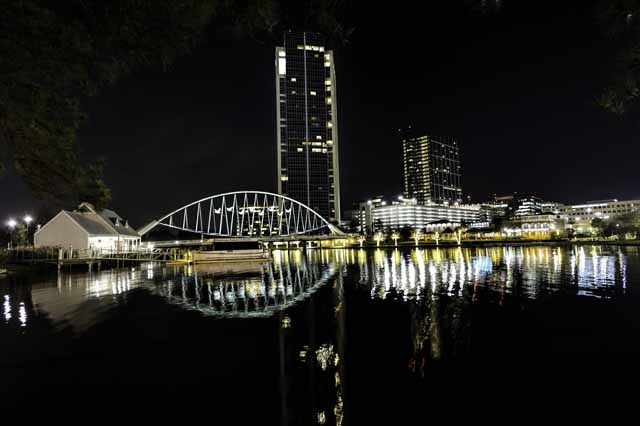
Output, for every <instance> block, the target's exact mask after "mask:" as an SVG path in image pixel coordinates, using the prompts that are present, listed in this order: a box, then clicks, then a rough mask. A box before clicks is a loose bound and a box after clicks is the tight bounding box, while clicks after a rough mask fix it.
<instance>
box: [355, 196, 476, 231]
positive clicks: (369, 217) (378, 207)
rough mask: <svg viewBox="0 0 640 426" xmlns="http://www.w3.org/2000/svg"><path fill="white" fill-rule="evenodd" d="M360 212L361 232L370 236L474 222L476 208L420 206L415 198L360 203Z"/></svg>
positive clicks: (465, 206) (473, 206) (440, 205)
mask: <svg viewBox="0 0 640 426" xmlns="http://www.w3.org/2000/svg"><path fill="white" fill-rule="evenodd" d="M360 211H361V214H360V217H361V221H362V223H361V227H362V229H366V232H367V233H373V232H376V231H389V230H392V229H401V228H404V227H410V228H413V229H427V230H431V228H433V229H439V228H440V227H441V226H440V225H442V223H448V224H450V226H459V225H461V224H462V223H471V222H477V221H478V218H479V212H480V206H479V205H452V206H446V205H442V204H427V205H420V204H418V203H417V201H416V200H415V199H406V198H404V197H400V198H399V200H398V201H393V202H390V203H387V202H386V201H384V200H382V199H381V198H377V199H374V200H370V201H368V202H367V203H362V204H361V208H360ZM438 224H439V225H438Z"/></svg>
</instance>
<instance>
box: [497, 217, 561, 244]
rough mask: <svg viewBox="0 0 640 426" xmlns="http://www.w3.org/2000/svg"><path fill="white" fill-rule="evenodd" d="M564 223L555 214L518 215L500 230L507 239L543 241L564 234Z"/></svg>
mask: <svg viewBox="0 0 640 426" xmlns="http://www.w3.org/2000/svg"><path fill="white" fill-rule="evenodd" d="M565 228H566V222H565V221H564V220H563V219H562V218H561V217H560V216H559V215H557V214H554V213H544V214H532V215H518V216H515V217H514V218H513V219H512V220H510V221H509V222H508V223H507V224H505V226H504V228H503V229H502V230H501V231H502V232H504V233H505V234H506V236H507V237H520V238H524V239H534V240H544V239H549V238H552V237H557V236H559V235H560V234H561V233H563V232H564V230H565Z"/></svg>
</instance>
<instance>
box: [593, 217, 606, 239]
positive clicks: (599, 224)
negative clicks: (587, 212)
mask: <svg viewBox="0 0 640 426" xmlns="http://www.w3.org/2000/svg"><path fill="white" fill-rule="evenodd" d="M591 227H592V228H593V229H594V230H595V233H596V235H598V236H600V237H602V236H605V231H606V229H607V222H606V221H605V220H604V219H600V218H595V219H593V220H592V221H591Z"/></svg>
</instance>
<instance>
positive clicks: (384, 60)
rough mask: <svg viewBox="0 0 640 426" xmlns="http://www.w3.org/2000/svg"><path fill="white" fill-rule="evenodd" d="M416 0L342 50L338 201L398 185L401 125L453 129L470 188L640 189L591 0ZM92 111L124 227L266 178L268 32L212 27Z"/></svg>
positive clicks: (92, 149)
mask: <svg viewBox="0 0 640 426" xmlns="http://www.w3.org/2000/svg"><path fill="white" fill-rule="evenodd" d="M420 3H421V7H420V8H417V7H416V8H415V9H414V8H413V7H414V6H412V5H409V4H406V5H404V6H400V7H397V8H395V9H394V10H389V9H387V8H383V7H379V8H378V7H373V9H372V10H370V9H367V10H362V11H360V12H359V13H358V15H357V21H356V22H355V26H356V31H355V32H354V33H353V35H352V37H351V39H350V43H349V44H348V45H347V46H346V47H343V48H341V49H339V50H338V51H337V53H336V67H337V68H336V70H337V82H338V110H339V126H340V127H339V130H340V145H341V146H340V155H341V184H342V200H343V203H342V204H343V209H349V208H350V207H351V206H352V203H353V202H358V201H360V200H366V199H367V198H369V197H371V196H374V195H377V194H385V195H394V194H399V193H400V191H401V188H402V174H401V168H402V165H401V144H400V142H399V140H398V138H397V136H396V133H397V129H398V128H399V127H403V126H406V125H408V124H411V125H412V126H413V127H415V128H418V129H422V130H424V131H425V132H426V133H429V134H432V135H436V136H437V135H443V136H449V137H454V138H456V139H457V140H458V141H459V142H460V145H461V149H462V155H463V157H462V161H463V163H462V164H463V190H464V194H465V197H466V196H467V195H469V196H471V199H472V201H474V202H477V201H483V200H486V199H488V198H489V197H491V196H492V194H494V193H497V194H504V193H511V192H514V191H518V192H521V193H534V194H537V195H539V196H542V197H544V198H545V199H549V200H553V201H560V202H580V201H586V200H592V199H602V198H614V197H616V198H620V199H624V198H636V199H637V198H640V188H639V186H638V184H639V183H640V178H638V172H637V163H638V160H637V159H638V154H640V148H639V146H638V143H637V138H636V134H638V130H639V121H638V118H639V117H640V115H639V114H638V112H637V111H636V112H634V111H631V112H630V113H629V114H628V115H627V116H625V117H623V118H620V117H617V116H615V115H613V114H610V113H607V112H604V111H602V110H600V109H599V108H598V107H597V106H596V104H595V101H594V99H595V98H596V96H597V95H598V94H599V91H600V90H601V89H602V88H603V87H605V86H606V85H607V83H608V82H609V81H610V78H611V76H612V72H613V63H614V60H615V57H616V52H617V46H616V45H615V44H614V42H613V41H612V40H609V39H607V38H605V37H604V36H603V35H602V31H601V29H600V27H599V26H598V24H597V22H596V19H595V13H594V10H593V8H592V7H591V6H590V5H588V3H589V2H585V1H580V2H568V1H567V2H564V1H563V2H557V1H536V2H533V1H512V2H509V1H504V2H503V3H504V7H503V9H502V10H501V12H500V13H498V14H496V15H492V16H484V15H482V14H480V13H474V12H469V11H468V10H467V9H463V8H462V7H460V6H452V5H451V3H455V4H457V2H446V1H441V2H420ZM420 3H417V4H420ZM425 3H443V4H449V6H447V8H443V6H430V7H431V8H432V10H429V8H427V9H425V7H424V4H425ZM560 3H561V5H560ZM394 4H395V3H394ZM87 110H88V113H89V119H88V121H87V123H86V125H85V126H84V127H83V129H82V131H81V133H80V136H79V143H80V146H81V148H82V150H83V151H84V153H85V155H86V156H87V157H88V158H95V157H97V156H105V157H106V158H107V159H108V168H107V170H106V180H107V183H108V184H109V185H110V186H111V188H112V190H113V195H114V197H113V203H112V206H113V208H114V209H115V210H117V211H118V212H119V213H120V214H121V215H123V216H125V217H127V218H129V220H130V221H131V223H132V224H133V225H134V226H141V225H143V224H144V223H146V222H148V221H150V220H151V219H154V218H157V217H159V216H162V215H163V214H164V213H167V212H168V211H171V210H174V209H176V208H178V207H180V206H182V205H183V204H186V203H188V202H190V201H193V200H196V199H198V198H201V197H205V196H207V195H212V194H216V193H220V192H226V191H233V190H241V189H256V190H267V191H275V189H276V133H275V132H276V127H275V126H276V118H275V117H276V114H275V76H274V49H273V44H269V43H265V44H261V43H258V42H256V41H253V40H249V39H238V38H235V37H233V36H231V35H230V34H228V33H215V32H212V35H211V36H210V37H209V39H208V40H207V41H206V42H205V43H204V44H203V45H201V46H200V47H199V48H197V49H196V50H195V51H194V52H193V53H192V54H191V55H189V56H186V57H183V58H181V59H179V60H178V61H177V62H176V63H175V64H174V66H173V67H172V69H171V70H169V72H161V71H159V70H155V69H154V70H140V71H139V72H137V73H136V74H135V75H133V76H130V77H127V78H125V79H122V80H121V81H120V82H119V83H118V84H117V85H115V86H113V87H109V88H107V89H105V90H104V91H103V93H102V94H101V95H100V96H98V97H95V98H92V99H90V100H89V101H88V103H87ZM0 199H2V200H8V202H2V203H0V217H3V218H4V217H6V216H8V215H9V214H14V215H18V214H21V213H22V212H24V211H27V210H29V209H33V208H34V207H33V202H32V201H31V200H30V197H29V196H28V192H27V191H26V189H25V188H24V186H23V185H22V184H21V183H20V182H18V181H17V180H16V179H15V178H12V177H10V176H9V177H5V178H4V179H3V180H1V181H0Z"/></svg>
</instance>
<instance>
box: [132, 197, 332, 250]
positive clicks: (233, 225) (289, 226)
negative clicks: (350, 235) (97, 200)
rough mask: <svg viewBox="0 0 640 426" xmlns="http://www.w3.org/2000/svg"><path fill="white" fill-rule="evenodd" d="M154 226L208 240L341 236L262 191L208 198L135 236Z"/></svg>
mask: <svg viewBox="0 0 640 426" xmlns="http://www.w3.org/2000/svg"><path fill="white" fill-rule="evenodd" d="M157 227H166V228H171V229H175V230H178V231H184V232H192V233H194V234H199V235H203V236H208V237H247V238H256V237H276V236H277V237H286V236H296V235H310V234H317V233H326V234H331V235H342V234H343V233H342V231H340V230H339V229H338V228H337V227H335V226H334V225H332V224H331V223H329V222H328V221H327V220H326V219H325V218H323V217H322V216H321V215H320V214H319V213H318V212H316V211H314V210H313V209H312V208H310V207H309V206H307V205H305V204H303V203H301V202H299V201H297V200H294V199H293V198H289V197H285V196H283V195H279V194H274V193H271V192H264V191H235V192H226V193H223V194H217V195H211V196H209V197H205V198H202V199H200V200H198V201H194V202H192V203H190V204H187V205H185V206H183V207H180V208H179V209H177V210H174V211H173V212H171V213H169V214H166V215H165V216H163V217H161V218H160V219H158V220H154V221H153V222H151V223H149V224H148V225H146V226H145V227H143V228H141V229H140V230H139V231H138V233H139V234H140V235H141V236H144V235H146V234H147V233H149V232H151V231H152V230H153V229H156V228H157Z"/></svg>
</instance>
